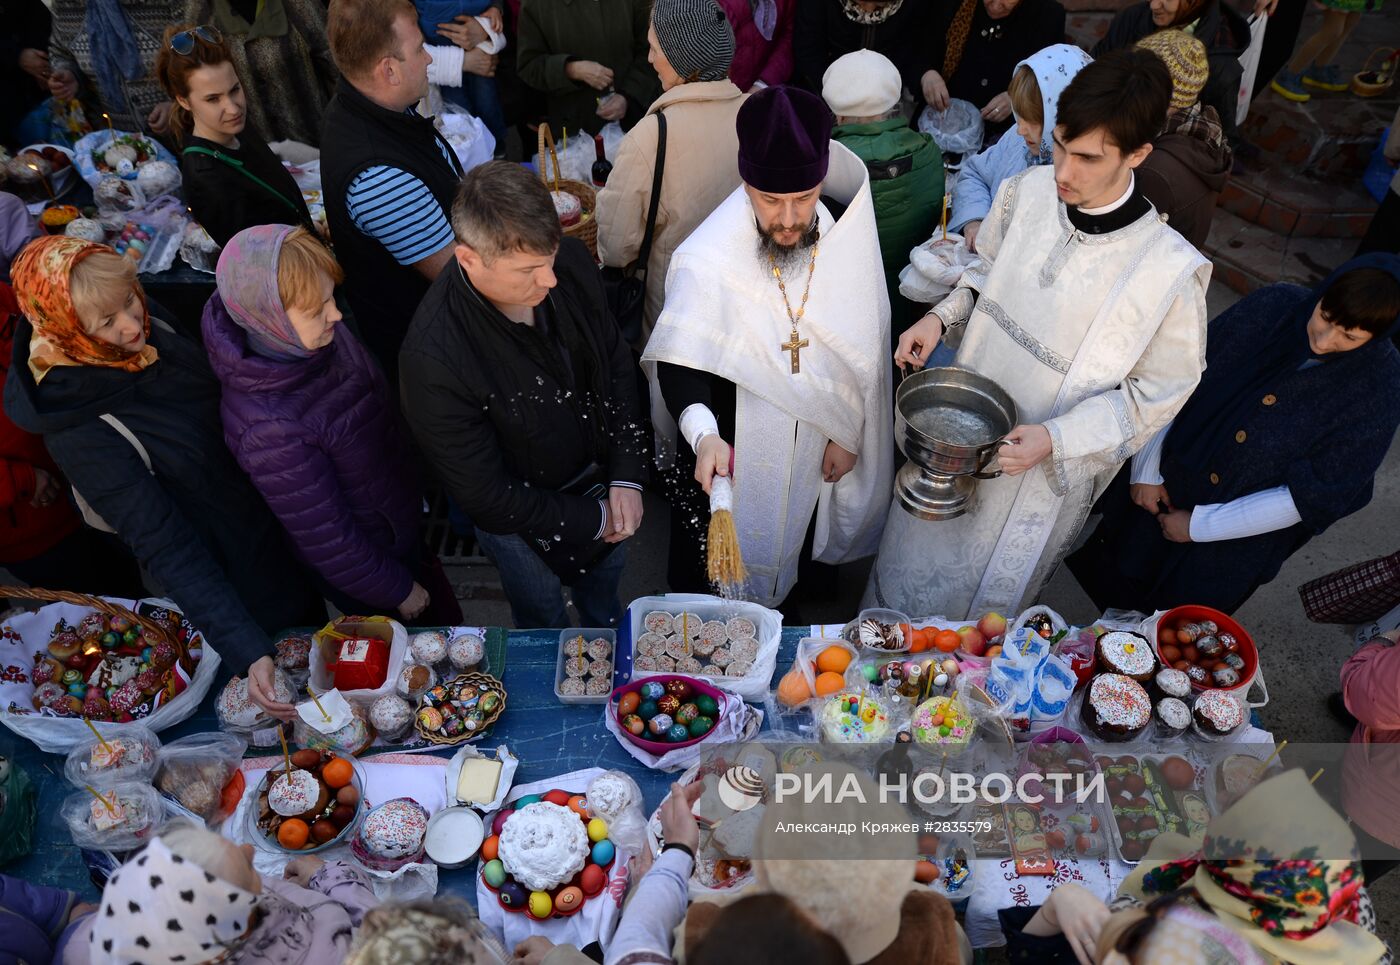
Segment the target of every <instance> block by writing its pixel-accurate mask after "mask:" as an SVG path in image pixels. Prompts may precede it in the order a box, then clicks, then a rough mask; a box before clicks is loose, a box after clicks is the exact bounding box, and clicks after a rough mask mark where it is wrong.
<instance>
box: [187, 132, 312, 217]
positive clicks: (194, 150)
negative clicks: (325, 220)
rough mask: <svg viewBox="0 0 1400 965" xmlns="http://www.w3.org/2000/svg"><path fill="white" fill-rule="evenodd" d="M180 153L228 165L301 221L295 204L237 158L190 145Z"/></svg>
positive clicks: (299, 210) (298, 209)
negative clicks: (197, 155)
mask: <svg viewBox="0 0 1400 965" xmlns="http://www.w3.org/2000/svg"><path fill="white" fill-rule="evenodd" d="M180 153H181V154H207V155H209V156H210V157H212V158H213V159H214V160H216V161H222V162H223V163H224V164H226V165H228V166H229V167H231V168H233V169H234V170H235V171H237V172H238V173H239V174H241V175H243V176H244V177H245V178H247V179H248V180H249V181H252V182H253V183H254V184H256V185H258V186H259V187H261V188H262V189H263V190H264V191H266V192H267V193H268V194H270V195H272V196H273V197H274V198H276V199H277V200H278V201H281V202H282V203H283V204H285V205H286V206H287V208H288V209H289V210H290V211H291V212H292V214H294V215H296V218H297V220H298V221H300V220H301V209H300V208H298V207H297V206H296V205H295V204H293V203H292V202H291V201H289V200H287V196H286V195H285V194H283V193H282V192H281V191H278V190H277V189H276V188H274V187H273V186H272V185H270V184H268V183H267V182H266V181H264V180H263V179H262V178H260V177H258V176H257V175H256V174H254V173H253V172H252V171H249V170H248V168H247V166H245V165H244V163H243V162H242V161H240V160H238V159H237V158H232V157H229V156H228V155H227V154H224V153H223V152H222V151H215V150H212V149H210V148H207V147H203V146H201V145H198V144H191V145H190V146H189V147H187V148H185V149H184V150H183V151H181V152H180Z"/></svg>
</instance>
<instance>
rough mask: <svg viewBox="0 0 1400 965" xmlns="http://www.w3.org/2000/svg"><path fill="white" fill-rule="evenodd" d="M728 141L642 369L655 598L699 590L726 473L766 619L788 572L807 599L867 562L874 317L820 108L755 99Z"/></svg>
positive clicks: (880, 507) (886, 417)
mask: <svg viewBox="0 0 1400 965" xmlns="http://www.w3.org/2000/svg"><path fill="white" fill-rule="evenodd" d="M737 123H738V131H739V173H740V176H741V177H742V178H743V181H744V183H743V184H742V185H741V186H740V187H739V189H738V190H736V191H735V192H734V193H733V194H732V195H730V196H729V198H728V199H727V200H725V201H724V202H723V203H722V204H721V205H720V206H719V207H718V208H717V209H716V210H715V212H714V213H713V214H711V215H710V217H709V218H708V219H706V220H705V222H704V223H703V224H701V225H700V227H699V228H697V229H696V230H695V232H694V233H693V234H691V236H690V237H689V238H687V239H686V241H685V242H684V243H683V244H682V245H681V246H680V247H679V248H678V249H677V250H676V253H675V255H674V256H673V257H672V259H671V266H670V270H669V271H668V273H667V276H666V302H665V306H664V307H663V309H662V311H661V315H660V317H659V318H658V319H657V323H656V328H655V330H654V331H653V332H652V335H651V339H650V341H648V343H647V347H646V351H645V352H644V353H643V355H642V367H643V369H644V370H645V371H646V373H647V377H648V379H650V380H651V383H652V417H653V421H654V423H655V425H656V426H657V429H658V433H659V434H660V435H661V436H663V439H664V440H665V441H663V442H662V443H661V448H662V452H661V457H662V459H663V461H665V460H667V458H668V457H669V456H670V455H672V453H674V455H675V457H676V470H675V485H674V491H673V495H672V513H671V515H672V534H671V566H670V584H671V588H672V589H673V590H691V591H704V590H705V589H707V588H708V587H707V585H706V583H705V577H704V561H705V542H704V533H705V530H706V528H707V527H708V524H709V502H708V497H707V496H706V495H705V494H706V493H708V492H709V489H710V483H711V481H712V480H713V478H714V476H716V475H720V476H725V475H731V473H732V475H731V478H732V481H733V487H734V503H733V513H734V523H735V526H736V528H737V530H738V534H739V544H740V549H741V552H742V554H743V559H744V564H745V566H746V567H747V569H748V573H749V580H748V584H747V586H746V587H744V588H743V590H742V593H743V596H744V597H745V598H746V599H750V600H753V601H755V602H758V603H762V604H764V605H768V606H777V605H778V604H780V603H782V602H783V601H784V600H785V598H787V596H788V594H789V592H790V591H791V590H792V588H793V585H794V584H795V583H796V582H797V580H798V576H799V569H801V570H802V576H803V582H804V589H806V588H807V584H808V583H809V581H812V582H815V581H816V580H819V579H824V578H825V579H830V578H831V577H832V575H833V574H832V572H831V571H827V572H825V573H822V572H820V567H814V566H812V562H813V561H816V562H817V563H820V564H836V563H844V562H847V561H849V560H855V559H859V558H861V557H866V556H870V555H872V554H873V553H874V552H875V551H876V549H877V548H878V547H879V544H880V531H881V527H882V526H883V524H884V520H885V514H886V512H887V510H888V507H889V495H890V491H891V484H892V479H893V459H894V454H893V435H892V418H893V416H892V412H891V405H890V400H891V390H890V379H889V371H890V370H889V363H888V361H887V358H888V357H887V356H886V355H885V353H884V351H882V350H881V345H887V344H888V339H889V319H890V310H889V299H888V296H887V295H886V292H885V286H884V274H883V269H882V267H881V261H880V246H879V239H878V237H877V236H876V233H875V209H874V205H873V202H872V200H871V194H870V179H869V177H868V176H867V174H866V169H865V165H864V164H863V163H862V162H861V161H860V160H859V159H858V158H857V157H856V156H855V155H854V154H852V153H851V152H850V151H848V150H847V149H846V148H844V147H842V146H841V145H839V144H837V143H835V142H834V141H832V140H831V139H830V135H831V129H832V124H833V118H832V116H831V112H830V111H829V110H828V108H827V106H826V104H825V103H824V102H823V101H822V100H821V98H819V97H817V96H816V95H814V94H811V93H809V92H807V91H803V90H799V89H797V88H790V87H770V88H766V89H764V90H762V91H760V92H758V93H756V94H754V95H753V96H752V97H750V98H749V99H748V100H747V101H746V102H745V104H744V106H743V107H742V108H741V109H740V111H739V115H738V121H737ZM731 446H732V449H731ZM809 574H810V576H809Z"/></svg>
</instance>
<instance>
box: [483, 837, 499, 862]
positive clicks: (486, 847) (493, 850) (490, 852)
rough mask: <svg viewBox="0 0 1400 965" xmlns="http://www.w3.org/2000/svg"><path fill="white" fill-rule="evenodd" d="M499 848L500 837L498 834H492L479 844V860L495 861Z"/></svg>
mask: <svg viewBox="0 0 1400 965" xmlns="http://www.w3.org/2000/svg"><path fill="white" fill-rule="evenodd" d="M500 846H501V836H500V835H499V834H493V835H491V837H489V838H487V839H486V840H485V841H483V842H481V860H482V861H495V860H496V855H498V854H499V853H500V850H499V849H500Z"/></svg>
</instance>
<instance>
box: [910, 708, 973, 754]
mask: <svg viewBox="0 0 1400 965" xmlns="http://www.w3.org/2000/svg"><path fill="white" fill-rule="evenodd" d="M911 726H912V728H913V732H914V740H916V741H918V742H919V743H920V744H934V745H937V746H938V747H939V748H941V749H943V750H958V749H961V748H962V747H965V746H966V745H967V742H968V741H970V740H972V733H973V731H974V730H976V727H975V726H974V725H973V722H972V718H970V717H969V716H968V715H967V711H966V710H965V709H964V708H963V706H962V704H960V703H958V701H957V699H956V698H954V697H949V696H946V695H944V696H938V697H934V698H932V699H930V700H926V701H924V702H923V703H922V704H920V705H919V706H918V708H917V709H916V710H915V711H914V719H913V721H912V723H911Z"/></svg>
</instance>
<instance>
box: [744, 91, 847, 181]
mask: <svg viewBox="0 0 1400 965" xmlns="http://www.w3.org/2000/svg"><path fill="white" fill-rule="evenodd" d="M834 124H835V118H834V117H832V115H831V110H830V108H828V107H827V106H826V102H825V101H823V100H822V99H821V98H820V97H818V96H817V95H816V94H813V93H811V92H809V91H805V90H802V89H801V88H799V87H787V86H779V87H765V88H764V89H763V90H761V91H759V92H758V93H756V94H754V95H752V96H751V97H749V99H748V100H746V101H744V106H743V107H741V108H739V117H738V120H737V122H736V125H737V127H738V131H739V176H740V177H741V178H743V179H744V183H745V184H747V185H749V186H750V187H752V188H755V189H757V190H759V191H767V192H769V193H771V194H798V193H800V192H803V191H810V190H811V189H812V188H815V187H816V186H817V185H819V184H821V183H822V181H823V180H824V179H825V178H826V165H827V160H828V158H829V156H830V151H831V130H832V127H833V125H834Z"/></svg>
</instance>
